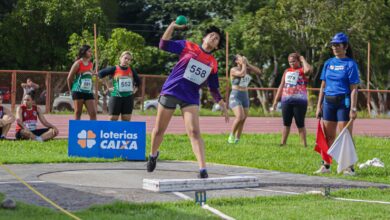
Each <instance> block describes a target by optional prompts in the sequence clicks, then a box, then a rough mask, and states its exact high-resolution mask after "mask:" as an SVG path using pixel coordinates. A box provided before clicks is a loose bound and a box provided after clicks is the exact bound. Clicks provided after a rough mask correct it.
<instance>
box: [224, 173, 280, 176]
mask: <svg viewBox="0 0 390 220" xmlns="http://www.w3.org/2000/svg"><path fill="white" fill-rule="evenodd" d="M272 174H281V172H268V173H251V172H247V173H228V174H227V175H229V176H240V175H254V176H258V175H272Z"/></svg>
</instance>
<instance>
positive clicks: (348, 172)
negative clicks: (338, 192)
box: [343, 168, 355, 176]
mask: <svg viewBox="0 0 390 220" xmlns="http://www.w3.org/2000/svg"><path fill="white" fill-rule="evenodd" d="M343 174H344V176H355V171H354V170H353V169H351V168H347V169H345V170H344V171H343Z"/></svg>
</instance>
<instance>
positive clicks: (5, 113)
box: [0, 94, 15, 140]
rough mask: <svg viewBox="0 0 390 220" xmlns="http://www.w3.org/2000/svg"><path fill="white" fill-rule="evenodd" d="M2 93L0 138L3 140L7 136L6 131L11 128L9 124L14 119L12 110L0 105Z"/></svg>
mask: <svg viewBox="0 0 390 220" xmlns="http://www.w3.org/2000/svg"><path fill="white" fill-rule="evenodd" d="M2 103H3V95H2V94H0V140H4V139H5V138H6V137H7V133H8V131H9V129H10V128H11V124H12V123H13V122H14V121H15V117H14V116H13V114H12V112H11V111H10V110H9V109H8V108H6V107H4V106H2Z"/></svg>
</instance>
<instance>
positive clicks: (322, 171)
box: [314, 165, 330, 174]
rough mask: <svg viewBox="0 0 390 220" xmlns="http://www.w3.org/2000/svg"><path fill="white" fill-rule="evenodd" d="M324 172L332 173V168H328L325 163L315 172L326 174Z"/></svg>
mask: <svg viewBox="0 0 390 220" xmlns="http://www.w3.org/2000/svg"><path fill="white" fill-rule="evenodd" d="M324 173H330V169H327V168H326V167H325V166H324V165H322V166H321V167H320V169H318V170H317V171H316V172H314V174H324Z"/></svg>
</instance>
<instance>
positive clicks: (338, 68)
mask: <svg viewBox="0 0 390 220" xmlns="http://www.w3.org/2000/svg"><path fill="white" fill-rule="evenodd" d="M329 69H331V70H336V71H339V70H344V66H334V65H330V66H329Z"/></svg>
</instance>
